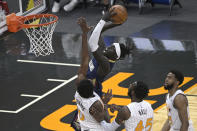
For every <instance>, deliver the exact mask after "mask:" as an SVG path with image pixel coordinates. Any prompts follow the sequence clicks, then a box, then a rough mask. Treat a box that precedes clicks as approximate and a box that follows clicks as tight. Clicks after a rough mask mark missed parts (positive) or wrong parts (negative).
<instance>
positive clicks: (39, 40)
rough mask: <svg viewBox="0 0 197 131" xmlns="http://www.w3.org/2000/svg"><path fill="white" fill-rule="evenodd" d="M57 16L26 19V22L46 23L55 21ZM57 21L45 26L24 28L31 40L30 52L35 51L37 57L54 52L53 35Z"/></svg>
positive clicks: (34, 23)
mask: <svg viewBox="0 0 197 131" xmlns="http://www.w3.org/2000/svg"><path fill="white" fill-rule="evenodd" d="M55 19H56V18H54V17H52V16H51V17H44V16H43V17H41V18H39V19H38V18H35V17H34V18H33V19H30V20H27V19H26V20H25V23H24V24H33V25H36V24H37V25H38V24H44V23H49V22H51V21H54V20H55ZM56 25H57V22H54V23H52V24H48V25H44V26H37V27H36V26H34V27H30V28H24V29H23V30H24V31H25V33H26V34H27V36H28V38H29V40H30V50H29V52H30V53H34V54H35V56H36V57H38V56H46V55H50V54H51V53H54V50H53V47H52V35H53V32H54V30H55V27H56Z"/></svg>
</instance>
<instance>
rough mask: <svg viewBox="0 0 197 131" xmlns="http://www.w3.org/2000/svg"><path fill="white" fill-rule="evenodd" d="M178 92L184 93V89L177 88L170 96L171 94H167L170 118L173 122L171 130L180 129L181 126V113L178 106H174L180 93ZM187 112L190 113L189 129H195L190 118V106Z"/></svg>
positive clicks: (176, 130)
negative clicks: (175, 99)
mask: <svg viewBox="0 0 197 131" xmlns="http://www.w3.org/2000/svg"><path fill="white" fill-rule="evenodd" d="M178 94H183V95H185V94H184V93H183V91H181V90H177V91H176V92H175V93H174V95H173V96H171V97H170V96H169V94H167V97H166V106H167V111H168V119H169V122H170V124H171V129H170V130H171V131H179V130H180V128H181V125H182V124H181V121H180V119H179V114H178V111H177V109H176V108H174V98H175V97H176V96H177V95H178ZM187 114H188V120H189V128H188V131H194V129H193V126H192V121H191V120H190V116H189V107H188V106H187Z"/></svg>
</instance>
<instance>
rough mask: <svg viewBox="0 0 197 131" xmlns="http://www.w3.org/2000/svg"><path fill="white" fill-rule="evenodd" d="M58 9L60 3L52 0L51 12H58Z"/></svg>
mask: <svg viewBox="0 0 197 131" xmlns="http://www.w3.org/2000/svg"><path fill="white" fill-rule="evenodd" d="M59 10H60V3H58V2H56V1H54V3H53V8H52V12H53V13H57V12H59Z"/></svg>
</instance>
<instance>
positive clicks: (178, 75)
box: [170, 70, 184, 85]
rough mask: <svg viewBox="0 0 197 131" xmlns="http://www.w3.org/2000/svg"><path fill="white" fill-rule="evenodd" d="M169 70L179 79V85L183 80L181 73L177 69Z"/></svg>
mask: <svg viewBox="0 0 197 131" xmlns="http://www.w3.org/2000/svg"><path fill="white" fill-rule="evenodd" d="M170 72H171V73H172V74H174V75H175V78H176V79H177V80H178V81H179V85H181V84H182V83H183V80H184V76H183V74H182V73H181V72H180V71H178V70H171V71H170Z"/></svg>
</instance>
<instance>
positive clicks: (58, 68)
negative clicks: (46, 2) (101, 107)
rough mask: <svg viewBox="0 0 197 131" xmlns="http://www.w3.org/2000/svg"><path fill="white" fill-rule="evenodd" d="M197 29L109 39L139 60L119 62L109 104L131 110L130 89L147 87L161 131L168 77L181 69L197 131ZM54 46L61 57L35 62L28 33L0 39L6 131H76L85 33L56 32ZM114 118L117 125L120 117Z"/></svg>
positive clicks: (168, 25)
mask: <svg viewBox="0 0 197 131" xmlns="http://www.w3.org/2000/svg"><path fill="white" fill-rule="evenodd" d="M60 19H61V18H60ZM179 27H182V28H179ZM183 28H184V29H183ZM194 28H197V24H196V23H192V22H191V23H187V22H182V21H161V22H158V23H156V24H154V25H152V26H149V27H147V28H144V29H143V30H141V31H138V32H135V33H132V34H131V35H128V36H127V37H121V36H108V35H105V36H104V42H105V44H106V45H107V46H108V45H110V44H111V43H113V42H122V43H125V44H126V45H127V46H132V47H134V49H133V54H132V55H130V56H128V57H126V58H125V59H124V60H120V61H118V62H117V63H116V65H115V67H114V68H113V70H112V72H111V73H110V74H109V75H108V76H107V78H106V80H105V81H104V82H103V91H104V92H106V91H107V89H112V91H113V98H112V100H111V101H110V103H109V104H118V105H127V104H128V103H130V99H129V98H128V97H127V88H128V84H129V83H130V82H134V81H136V80H143V81H145V82H146V83H147V84H148V85H149V88H150V93H149V96H148V97H147V98H146V101H148V102H150V103H151V104H152V107H153V109H154V112H155V114H154V115H155V116H154V122H153V130H154V131H159V130H160V129H161V127H162V125H163V123H164V122H165V120H166V119H167V112H166V107H165V95H166V93H167V92H166V91H165V90H164V89H163V83H164V80H165V76H166V74H167V73H168V71H169V70H171V69H178V70H180V71H182V72H183V73H184V76H185V79H184V82H183V84H182V85H181V86H180V89H182V90H183V91H184V92H185V93H186V94H187V98H188V100H189V108H190V116H191V119H192V121H193V125H194V127H195V129H196V130H197V113H196V111H197V40H196V36H195V35H196V33H197V30H195V29H194ZM161 30H162V32H161ZM175 30H177V31H175ZM182 30H184V32H182ZM158 32H161V33H158ZM52 43H53V44H52V45H53V49H54V51H55V53H53V54H51V55H49V56H39V57H35V55H34V54H33V53H32V52H30V51H29V48H30V45H29V39H28V38H27V36H26V34H25V33H24V32H23V31H19V32H17V33H12V34H9V35H5V36H0V83H1V84H0V87H1V91H0V118H1V119H0V123H1V124H0V129H1V130H2V131H48V130H56V131H73V129H72V128H70V125H69V123H70V122H71V120H72V116H73V114H74V111H75V110H76V104H75V101H74V93H75V91H76V89H75V86H74V85H75V79H76V77H77V76H76V74H77V70H78V68H79V64H80V49H81V35H80V31H79V33H69V32H58V31H55V32H54V34H53V39H52ZM110 114H111V116H112V120H113V119H114V117H115V115H116V112H115V113H114V114H113V113H110ZM120 130H124V129H123V127H121V128H119V129H118V131H120Z"/></svg>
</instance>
